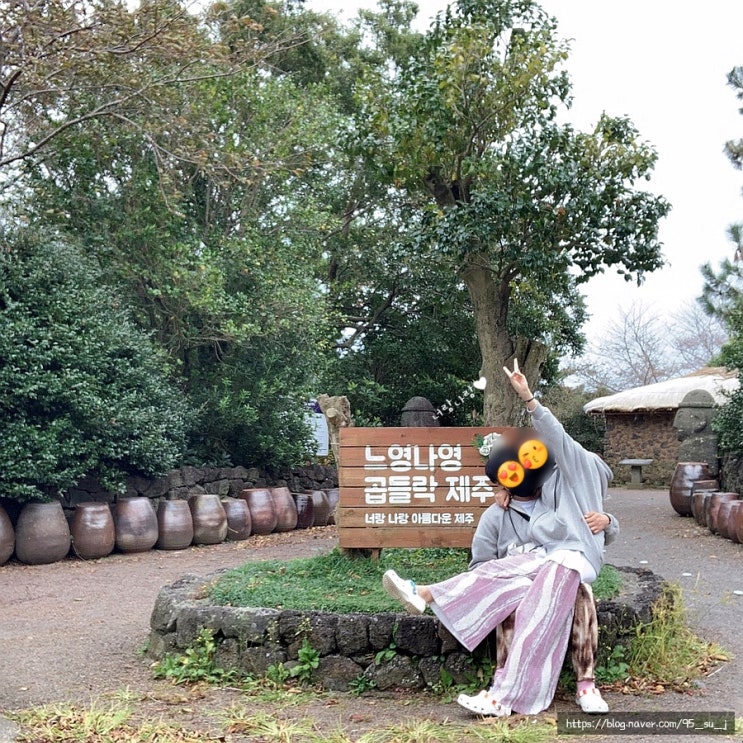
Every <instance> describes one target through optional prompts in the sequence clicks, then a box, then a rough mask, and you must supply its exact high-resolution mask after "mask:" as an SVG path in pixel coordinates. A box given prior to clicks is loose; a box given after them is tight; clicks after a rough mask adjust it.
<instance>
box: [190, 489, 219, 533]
mask: <svg viewBox="0 0 743 743" xmlns="http://www.w3.org/2000/svg"><path fill="white" fill-rule="evenodd" d="M188 506H189V508H190V509H191V518H193V543H194V544H219V543H220V542H224V540H225V539H226V538H227V514H226V513H225V511H224V506H222V502H221V501H220V500H219V496H218V495H217V494H216V493H198V494H197V495H192V496H191V497H190V498H189V499H188Z"/></svg>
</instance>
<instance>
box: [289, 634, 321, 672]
mask: <svg viewBox="0 0 743 743" xmlns="http://www.w3.org/2000/svg"><path fill="white" fill-rule="evenodd" d="M319 665H320V654H319V653H318V652H317V650H315V649H314V648H313V647H312V645H310V641H309V640H308V639H307V638H306V637H305V638H304V640H303V641H302V646H301V647H300V648H299V650H298V652H297V662H296V663H295V664H294V665H292V667H291V668H290V669H289V675H290V676H291V678H295V679H297V680H298V681H301V682H303V683H309V681H310V680H311V679H312V674H313V673H314V672H315V671H316V670H317V667H318V666H319Z"/></svg>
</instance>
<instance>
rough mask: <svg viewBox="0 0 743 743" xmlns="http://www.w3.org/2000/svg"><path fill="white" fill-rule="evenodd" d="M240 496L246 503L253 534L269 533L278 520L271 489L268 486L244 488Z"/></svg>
mask: <svg viewBox="0 0 743 743" xmlns="http://www.w3.org/2000/svg"><path fill="white" fill-rule="evenodd" d="M240 497H241V498H242V499H243V500H245V502H246V503H247V504H248V509H249V510H250V522H251V524H252V529H253V534H270V533H271V532H272V531H273V530H274V529H275V528H276V523H277V522H278V517H277V516H276V506H275V505H274V501H273V497H272V496H271V491H270V490H269V489H268V488H245V489H244V490H242V491H241V492H240Z"/></svg>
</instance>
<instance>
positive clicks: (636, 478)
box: [619, 459, 653, 485]
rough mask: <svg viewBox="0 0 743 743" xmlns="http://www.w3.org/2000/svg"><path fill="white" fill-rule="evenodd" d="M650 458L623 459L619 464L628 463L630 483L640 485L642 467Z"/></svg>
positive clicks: (648, 462) (650, 460)
mask: <svg viewBox="0 0 743 743" xmlns="http://www.w3.org/2000/svg"><path fill="white" fill-rule="evenodd" d="M652 461H653V460H652V459H623V460H622V461H621V462H620V463H619V464H628V465H629V467H630V471H629V478H630V484H631V485H642V468H643V467H645V466H646V465H648V464H650V463H651V462H652Z"/></svg>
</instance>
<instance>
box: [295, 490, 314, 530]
mask: <svg viewBox="0 0 743 743" xmlns="http://www.w3.org/2000/svg"><path fill="white" fill-rule="evenodd" d="M292 498H294V504H295V505H296V507H297V529H309V528H310V527H311V526H312V525H313V524H314V522H315V512H314V508H313V503H312V496H311V495H310V494H309V493H292Z"/></svg>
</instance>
